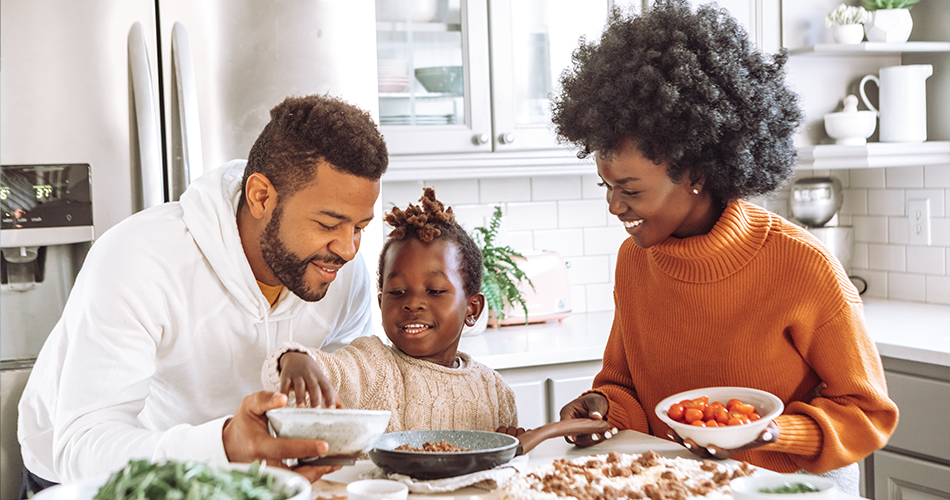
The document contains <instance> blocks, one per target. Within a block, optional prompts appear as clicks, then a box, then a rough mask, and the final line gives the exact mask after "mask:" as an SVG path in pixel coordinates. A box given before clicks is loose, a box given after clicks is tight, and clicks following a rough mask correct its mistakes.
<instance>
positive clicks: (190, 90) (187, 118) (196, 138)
mask: <svg viewBox="0 0 950 500" xmlns="http://www.w3.org/2000/svg"><path fill="white" fill-rule="evenodd" d="M172 69H173V75H172V85H171V87H172V103H171V112H172V124H171V125H172V161H171V171H170V172H169V176H168V194H169V199H170V200H171V201H178V198H179V197H180V196H181V194H182V193H183V192H185V189H186V188H187V187H188V183H189V182H191V172H192V171H197V172H200V171H202V170H203V169H202V168H201V158H202V157H201V127H200V126H199V124H198V92H197V90H196V85H195V71H194V67H193V65H192V62H191V44H190V43H189V41H188V31H187V30H185V27H184V26H182V24H181V23H178V22H176V23H175V25H174V26H173V27H172Z"/></svg>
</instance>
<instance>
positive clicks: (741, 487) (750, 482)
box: [729, 474, 838, 500]
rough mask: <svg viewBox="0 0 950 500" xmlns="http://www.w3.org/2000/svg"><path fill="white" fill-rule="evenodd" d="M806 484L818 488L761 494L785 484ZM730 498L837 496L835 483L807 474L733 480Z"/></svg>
mask: <svg viewBox="0 0 950 500" xmlns="http://www.w3.org/2000/svg"><path fill="white" fill-rule="evenodd" d="M786 483H787V484H795V483H808V484H811V485H812V486H814V487H815V488H818V491H816V492H813V493H762V492H761V491H760V490H762V489H770V490H771V489H775V488H779V487H781V486H783V485H785V484H786ZM729 487H730V488H732V497H733V498H735V499H736V500H792V499H794V500H829V499H832V498H835V497H836V496H837V494H838V487H837V486H835V483H834V482H833V481H832V480H830V479H828V478H826V477H820V476H811V475H807V474H768V475H753V476H745V477H739V478H736V479H733V480H732V481H731V482H730V483H729Z"/></svg>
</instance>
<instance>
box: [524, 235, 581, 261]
mask: <svg viewBox="0 0 950 500" xmlns="http://www.w3.org/2000/svg"><path fill="white" fill-rule="evenodd" d="M534 248H535V250H553V251H555V252H557V253H559V254H561V257H564V258H565V259H567V258H569V257H577V256H582V255H584V230H583V229H554V230H543V231H534Z"/></svg>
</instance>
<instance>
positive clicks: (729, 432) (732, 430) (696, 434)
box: [656, 387, 785, 449]
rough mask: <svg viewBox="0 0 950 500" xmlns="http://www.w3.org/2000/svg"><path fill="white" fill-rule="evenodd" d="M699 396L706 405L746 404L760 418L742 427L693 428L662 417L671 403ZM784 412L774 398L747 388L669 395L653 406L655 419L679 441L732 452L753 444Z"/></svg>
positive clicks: (712, 388) (714, 388)
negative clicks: (676, 435) (731, 450)
mask: <svg viewBox="0 0 950 500" xmlns="http://www.w3.org/2000/svg"><path fill="white" fill-rule="evenodd" d="M702 396H708V397H709V401H710V402H713V401H721V402H722V403H726V402H727V401H729V400H730V399H732V398H738V399H739V400H740V401H742V402H743V403H749V404H751V405H753V406H755V409H756V410H757V411H758V413H759V416H760V417H761V418H760V419H758V420H756V421H755V422H750V423H748V424H743V425H733V426H728V427H697V426H695V425H689V424H683V423H680V422H677V421H676V420H673V419H672V418H670V416H669V415H667V414H666V413H667V411H668V410H669V409H670V406H672V405H673V403H678V402H680V401H683V400H684V399H696V398H699V397H702ZM784 409H785V405H784V404H783V403H782V400H781V399H779V398H778V397H777V396H775V395H774V394H771V393H768V392H765V391H760V390H758V389H751V388H748V387H705V388H702V389H693V390H691V391H685V392H680V393H677V394H673V395H672V396H670V397H668V398H666V399H664V400H663V401H660V402H659V403H658V404H657V405H656V416H658V417H660V420H662V421H663V423H665V424H666V425H669V426H670V427H672V428H673V430H675V431H676V433H677V434H679V435H680V437H681V438H683V439H686V438H691V439H692V440H693V441H696V444H698V445H699V446H710V445H715V446H718V447H720V448H722V449H732V448H738V447H740V446H742V445H744V444H746V443H751V442H752V441H755V439H756V438H757V437H758V436H759V433H761V432H762V431H764V430H765V428H766V427H768V425H769V422H771V421H772V419H774V418H775V417H777V416H779V415H781V414H782V410H784Z"/></svg>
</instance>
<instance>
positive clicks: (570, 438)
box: [564, 436, 574, 443]
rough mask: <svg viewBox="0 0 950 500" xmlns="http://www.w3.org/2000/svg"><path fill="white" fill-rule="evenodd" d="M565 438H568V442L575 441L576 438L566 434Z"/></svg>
mask: <svg viewBox="0 0 950 500" xmlns="http://www.w3.org/2000/svg"><path fill="white" fill-rule="evenodd" d="M564 439H566V440H567V442H568V443H573V442H574V438H573V437H572V436H564Z"/></svg>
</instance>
